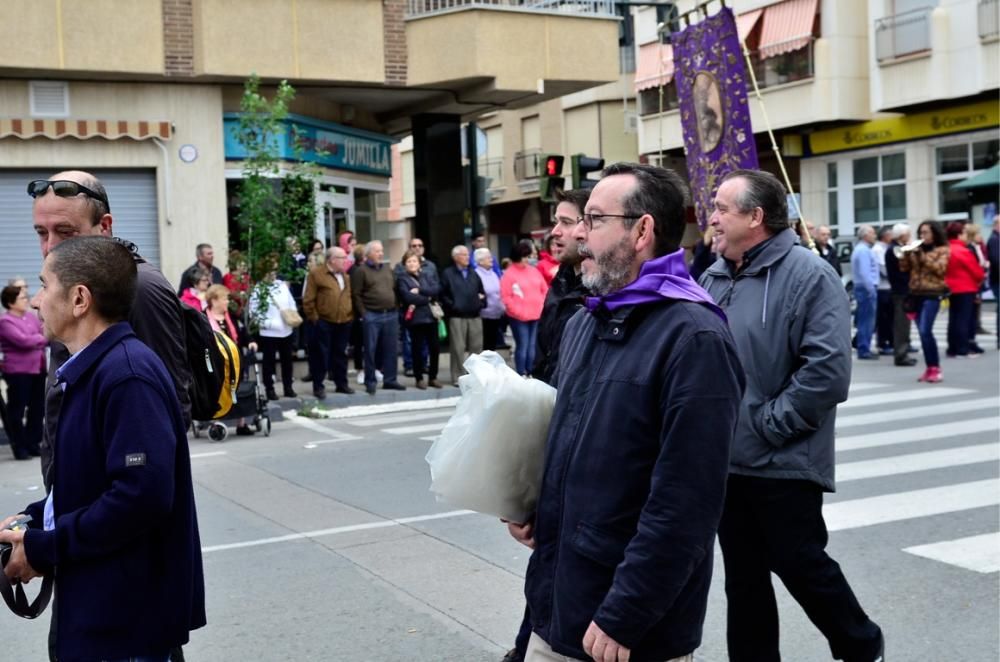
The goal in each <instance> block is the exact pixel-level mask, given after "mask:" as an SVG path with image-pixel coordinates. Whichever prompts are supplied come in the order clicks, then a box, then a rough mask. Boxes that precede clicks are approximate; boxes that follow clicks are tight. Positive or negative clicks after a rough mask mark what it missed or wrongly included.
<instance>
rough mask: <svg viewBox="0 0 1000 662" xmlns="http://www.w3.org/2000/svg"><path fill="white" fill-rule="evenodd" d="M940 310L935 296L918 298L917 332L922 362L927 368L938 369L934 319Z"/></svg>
mask: <svg viewBox="0 0 1000 662" xmlns="http://www.w3.org/2000/svg"><path fill="white" fill-rule="evenodd" d="M940 308H941V299H939V298H938V297H936V296H931V297H920V307H919V308H918V309H917V332H918V333H919V334H920V349H922V350H923V352H924V362H925V363H926V364H927V367H928V368H940V367H941V357H940V356H938V346H937V340H935V339H934V319H935V318H936V317H937V314H938V310H940Z"/></svg>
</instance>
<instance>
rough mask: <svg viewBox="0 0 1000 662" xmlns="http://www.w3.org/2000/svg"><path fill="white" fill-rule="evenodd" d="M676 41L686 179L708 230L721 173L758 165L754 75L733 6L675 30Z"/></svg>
mask: <svg viewBox="0 0 1000 662" xmlns="http://www.w3.org/2000/svg"><path fill="white" fill-rule="evenodd" d="M672 43H673V48H674V80H675V81H676V82H677V97H678V100H679V101H680V113H681V127H682V128H683V131H684V153H685V155H686V158H687V167H688V178H689V179H690V182H691V195H692V197H693V198H694V208H695V214H696V216H697V218H698V226H699V227H700V228H701V229H702V230H704V229H705V226H706V225H707V224H708V217H709V216H711V214H712V200H713V199H714V198H715V191H716V189H718V187H719V182H720V181H721V179H722V177H723V176H725V175H726V173H728V172H731V171H733V170H737V169H739V168H756V167H757V145H756V143H755V142H754V138H753V128H752V127H751V126H750V110H749V108H748V107H747V84H748V83H749V81H750V79H749V77H748V75H747V72H746V64H745V62H744V59H743V52H742V50H741V48H740V38H739V36H738V35H737V32H736V20H735V19H734V18H733V12H732V10H731V9H729V7H723V8H722V10H721V11H719V13H717V14H715V15H714V16H710V17H708V18H706V19H705V20H704V21H702V22H700V23H697V24H696V25H691V26H688V27H687V28H685V29H684V30H681V31H680V32H676V33H674V34H673V38H672Z"/></svg>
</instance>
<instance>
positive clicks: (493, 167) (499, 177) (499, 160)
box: [476, 156, 503, 189]
mask: <svg viewBox="0 0 1000 662" xmlns="http://www.w3.org/2000/svg"><path fill="white" fill-rule="evenodd" d="M476 170H477V173H478V174H479V176H480V177H489V179H490V186H489V188H490V189H496V188H503V157H502V156H495V157H492V158H488V159H479V166H478V167H477V169H476Z"/></svg>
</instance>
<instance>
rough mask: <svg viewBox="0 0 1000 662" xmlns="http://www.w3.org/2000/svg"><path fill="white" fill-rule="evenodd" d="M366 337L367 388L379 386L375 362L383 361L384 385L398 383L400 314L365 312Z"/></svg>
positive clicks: (392, 312) (391, 311) (393, 311)
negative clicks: (397, 356)
mask: <svg viewBox="0 0 1000 662" xmlns="http://www.w3.org/2000/svg"><path fill="white" fill-rule="evenodd" d="M362 323H363V325H364V335H365V386H366V387H368V388H371V387H374V386H376V385H377V384H378V380H376V379H375V367H376V365H375V362H376V360H377V358H380V359H381V360H382V383H383V384H395V383H396V342H397V341H398V339H399V314H398V313H397V312H396V311H395V310H390V311H389V312H386V313H376V312H372V311H370V310H369V311H367V312H365V318H364V320H362Z"/></svg>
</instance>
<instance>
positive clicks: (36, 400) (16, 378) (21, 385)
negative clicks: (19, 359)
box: [3, 373, 45, 459]
mask: <svg viewBox="0 0 1000 662" xmlns="http://www.w3.org/2000/svg"><path fill="white" fill-rule="evenodd" d="M3 378H4V381H6V382H7V437H8V438H9V439H10V450H11V451H13V453H14V457H16V458H18V459H25V458H27V457H29V456H30V455H36V456H37V455H38V454H39V451H38V444H39V442H40V441H41V440H42V414H43V413H44V411H45V375H44V374H42V373H40V374H37V375H16V374H15V375H11V374H5V375H4V377H3Z"/></svg>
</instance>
